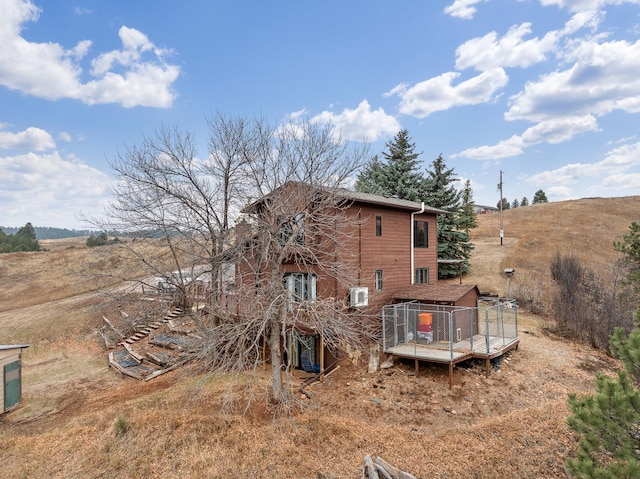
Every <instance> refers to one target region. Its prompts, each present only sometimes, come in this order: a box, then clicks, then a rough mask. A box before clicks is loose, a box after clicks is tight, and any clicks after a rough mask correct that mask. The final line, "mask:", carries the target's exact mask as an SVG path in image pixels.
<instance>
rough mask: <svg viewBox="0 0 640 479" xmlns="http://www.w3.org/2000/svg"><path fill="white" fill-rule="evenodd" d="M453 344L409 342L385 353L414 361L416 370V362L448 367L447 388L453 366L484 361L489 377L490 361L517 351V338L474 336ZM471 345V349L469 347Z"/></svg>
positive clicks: (450, 382) (388, 349)
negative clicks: (468, 361) (472, 359)
mask: <svg viewBox="0 0 640 479" xmlns="http://www.w3.org/2000/svg"><path fill="white" fill-rule="evenodd" d="M472 339H473V340H472ZM472 339H471V338H469V339H465V340H462V341H458V342H455V343H453V348H451V347H450V345H448V344H447V343H437V344H428V343H427V344H419V343H418V344H416V343H415V342H413V341H411V342H408V343H404V344H399V345H397V346H394V347H391V348H387V349H386V352H387V353H389V354H392V355H394V356H398V357H402V358H408V359H415V360H416V370H418V361H426V362H432V363H441V364H448V365H449V386H450V387H451V384H452V376H453V365H454V364H456V363H459V362H461V361H466V360H467V359H471V358H476V359H484V360H485V361H486V363H485V367H486V375H487V376H488V375H489V369H490V361H491V359H493V358H495V357H498V356H501V355H503V354H504V353H506V352H507V351H509V350H511V349H517V348H518V344H519V342H520V340H519V339H518V338H503V337H498V336H485V335H482V334H476V335H475V336H473V338H472ZM472 344H473V348H472V347H471V345H472Z"/></svg>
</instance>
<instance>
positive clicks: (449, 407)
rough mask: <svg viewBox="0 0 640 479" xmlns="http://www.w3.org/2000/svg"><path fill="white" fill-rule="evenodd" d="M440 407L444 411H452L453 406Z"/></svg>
mask: <svg viewBox="0 0 640 479" xmlns="http://www.w3.org/2000/svg"><path fill="white" fill-rule="evenodd" d="M442 409H443V410H444V412H451V411H453V408H452V407H451V406H444V407H443V408H442Z"/></svg>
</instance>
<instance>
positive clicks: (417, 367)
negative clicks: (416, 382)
mask: <svg viewBox="0 0 640 479" xmlns="http://www.w3.org/2000/svg"><path fill="white" fill-rule="evenodd" d="M415 362H416V376H417V375H418V371H419V369H420V367H419V365H418V358H416V359H415Z"/></svg>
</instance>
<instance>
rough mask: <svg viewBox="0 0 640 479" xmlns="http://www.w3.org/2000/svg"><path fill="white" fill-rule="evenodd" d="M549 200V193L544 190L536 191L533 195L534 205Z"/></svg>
mask: <svg viewBox="0 0 640 479" xmlns="http://www.w3.org/2000/svg"><path fill="white" fill-rule="evenodd" d="M548 202H549V200H547V195H546V194H545V193H544V191H542V190H538V191H536V192H535V194H534V195H533V204H534V205H535V204H536V203H548Z"/></svg>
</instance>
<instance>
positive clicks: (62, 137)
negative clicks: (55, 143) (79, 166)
mask: <svg viewBox="0 0 640 479" xmlns="http://www.w3.org/2000/svg"><path fill="white" fill-rule="evenodd" d="M58 140H60V141H64V142H66V143H69V142H70V141H71V135H70V134H69V133H67V132H66V131H61V132H60V133H58Z"/></svg>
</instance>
